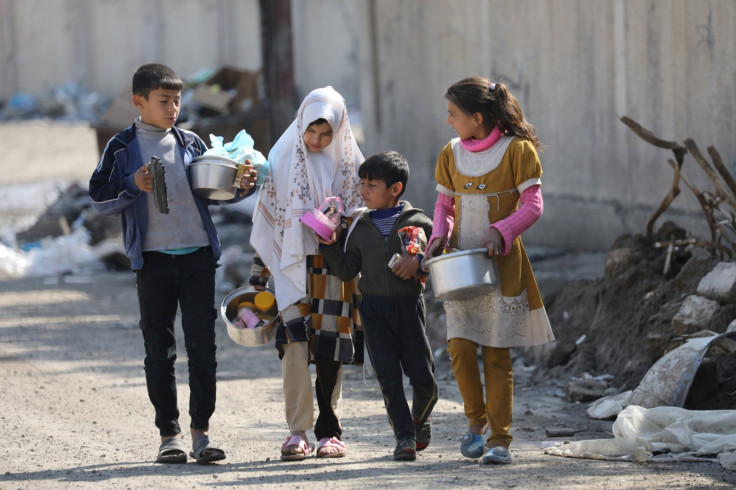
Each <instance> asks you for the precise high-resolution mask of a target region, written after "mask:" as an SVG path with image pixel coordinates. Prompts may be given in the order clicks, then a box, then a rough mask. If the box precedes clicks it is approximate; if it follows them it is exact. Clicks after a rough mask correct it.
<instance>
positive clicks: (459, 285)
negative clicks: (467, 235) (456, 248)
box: [426, 248, 499, 301]
mask: <svg viewBox="0 0 736 490" xmlns="http://www.w3.org/2000/svg"><path fill="white" fill-rule="evenodd" d="M426 264H427V268H428V269H429V277H430V279H431V282H432V291H434V297H435V298H437V299H440V300H443V301H455V300H463V299H471V298H475V297H477V296H483V295H485V294H488V293H490V292H491V291H492V290H494V289H495V288H497V287H498V285H499V281H498V277H499V276H498V265H497V263H496V260H495V259H492V258H490V257H488V249H487V248H474V249H471V250H463V251H460V252H453V253H449V254H442V255H438V256H436V257H432V258H431V259H427V262H426Z"/></svg>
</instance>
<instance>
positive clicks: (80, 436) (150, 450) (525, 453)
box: [0, 123, 736, 489]
mask: <svg viewBox="0 0 736 490" xmlns="http://www.w3.org/2000/svg"><path fill="white" fill-rule="evenodd" d="M29 133H30V134H29ZM93 135H94V133H93V132H92V131H91V130H89V128H87V127H86V126H84V125H72V126H57V125H49V124H46V123H27V124H25V123H24V124H21V125H17V126H16V125H6V124H3V125H0V147H3V148H8V147H9V146H10V147H13V148H15V151H12V152H10V153H6V154H5V155H4V156H3V157H2V158H3V169H4V172H3V180H2V181H0V207H2V209H3V213H2V214H3V215H4V216H8V215H9V212H8V211H6V209H8V208H13V206H15V208H14V209H17V208H18V207H22V206H20V204H19V203H16V202H8V200H7V199H3V198H2V197H3V196H15V195H17V194H18V192H19V191H18V189H19V188H20V189H24V190H25V191H28V190H29V189H31V188H32V186H36V185H38V186H44V185H45V186H48V187H47V188H49V189H52V188H53V187H54V186H58V185H60V183H64V182H68V181H69V180H75V179H79V180H81V181H82V182H85V181H86V180H87V178H88V176H89V174H90V172H91V170H92V168H93V167H94V165H95V163H96V159H97V150H96V146H95V145H94V140H93ZM76 139H78V141H79V142H80V144H79V146H76V145H74V144H72V143H73V142H74V141H75V140H76ZM39 140H45V141H48V142H50V143H53V142H56V143H54V144H51V145H50V147H48V150H47V149H45V150H44V152H43V154H32V150H29V149H28V148H33V142H35V141H39ZM26 145H28V146H26ZM54 145H56V146H54ZM21 150H24V151H21ZM29 154H30V155H29ZM19 159H22V162H19V161H17V160H19ZM20 183H24V184H23V185H22V186H19V185H18V184H20ZM28 192H29V194H28V196H30V191H28ZM36 207H38V206H36ZM26 208H28V209H25V211H23V210H21V211H14V212H16V213H17V215H16V217H17V219H24V218H25V219H27V214H24V213H28V212H31V211H29V209H30V208H32V206H30V205H29V206H26ZM548 267H554V264H548ZM566 272H569V271H566ZM542 273H544V274H547V275H548V276H553V275H554V274H553V271H550V270H549V269H548V270H545V271H544V272H542V271H540V275H541V274H542ZM562 275H563V274H561V276H562ZM221 286H222V285H221ZM224 293H225V292H224V291H222V290H221V291H220V297H222V296H224ZM436 306H437V305H434V307H436ZM217 328H218V331H217V335H218V345H219V348H218V361H219V367H218V379H219V382H218V405H217V411H216V412H215V415H214V417H213V419H212V437H213V439H214V440H215V441H216V442H217V443H218V444H219V445H220V446H221V447H222V448H223V449H225V451H226V452H227V459H226V460H225V461H223V462H222V463H220V464H216V465H211V466H199V465H196V464H194V463H193V462H191V460H190V463H189V464H186V465H171V466H166V465H158V464H155V463H154V462H153V460H154V457H155V452H156V449H157V446H158V437H157V431H156V429H155V427H154V425H153V410H152V408H151V406H150V403H149V402H148V399H147V396H146V391H145V380H144V376H143V368H142V356H143V354H142V342H141V338H140V337H141V336H140V332H139V331H138V328H137V301H136V297H135V284H134V276H133V274H132V273H130V272H101V273H97V274H94V275H90V276H64V277H50V278H23V279H12V280H1V281H0V376H1V379H2V394H0V401H1V405H0V406H1V407H2V413H0V420H1V421H2V435H1V436H0V441H1V442H2V445H3V447H4V448H5V455H4V457H3V461H2V465H1V466H0V468H2V470H1V471H0V488H1V489H11V488H130V489H137V488H152V487H159V488H185V487H191V488H193V487H217V488H235V487H240V486H257V487H259V488H275V487H281V486H283V485H293V487H294V488H302V489H306V488H321V487H323V486H324V485H326V484H333V485H338V486H340V487H341V488H377V487H416V488H427V487H458V488H472V487H475V488H478V487H489V488H510V487H515V488H581V489H582V488H648V489H652V488H733V486H734V485H736V474H734V473H732V472H728V471H725V470H723V469H722V468H721V467H720V466H719V465H718V464H717V463H712V462H703V463H677V464H672V463H647V464H633V463H626V462H611V461H596V460H589V459H567V458H559V457H554V456H549V455H545V454H543V452H542V451H541V446H542V443H543V442H544V441H546V440H550V438H549V437H547V436H546V435H545V429H552V428H570V429H573V430H574V431H575V435H574V436H573V437H571V438H569V439H570V440H580V439H593V438H609V437H612V436H611V434H610V430H611V422H610V421H609V422H606V421H596V420H591V419H589V418H587V416H586V415H585V408H586V407H585V405H584V404H570V403H567V402H565V401H564V400H563V399H562V398H560V397H558V396H555V392H559V390H560V388H564V386H565V384H566V382H567V380H566V379H564V378H560V379H556V380H555V379H553V380H550V379H545V378H544V377H542V376H539V373H537V372H536V369H535V368H534V367H528V368H527V367H525V366H524V365H523V360H521V359H520V360H519V361H517V363H516V365H515V380H516V386H515V391H516V394H515V406H514V426H513V430H512V433H513V435H514V438H515V439H514V443H513V446H512V450H513V452H514V454H515V456H516V460H515V462H514V464H512V465H509V466H504V467H495V466H493V467H491V466H485V465H482V464H478V462H477V461H474V460H468V459H465V458H463V457H462V456H461V455H460V454H459V438H460V437H461V435H462V433H463V432H464V431H465V418H464V416H463V411H462V404H461V399H460V396H459V394H458V391H457V386H456V384H455V383H454V380H453V377H452V374H451V370H450V368H449V365H448V361H447V359H446V357H445V356H444V355H440V356H438V358H437V374H438V379H439V387H440V401H439V403H438V404H437V407H436V409H435V412H434V414H433V417H432V422H433V437H432V443H431V445H430V447H429V448H428V449H427V450H426V451H424V452H422V453H420V455H419V457H418V458H417V461H416V462H412V463H398V462H394V461H393V459H392V457H391V452H392V450H393V446H394V441H393V437H392V436H391V431H390V427H389V425H388V421H387V418H386V415H385V412H384V409H383V402H382V399H381V395H380V392H379V389H378V385H377V383H376V381H375V379H374V378H373V376H372V373H371V370H370V368H368V367H366V368H360V367H349V368H347V369H346V372H345V380H344V390H343V391H344V405H343V419H342V420H343V424H344V429H345V430H344V438H345V441H346V443H347V445H348V450H349V453H348V455H347V456H346V457H345V458H343V459H337V460H318V459H309V460H306V461H302V462H294V463H284V462H281V461H279V458H278V456H279V451H278V448H279V446H280V445H281V443H282V442H283V439H284V438H285V436H286V435H287V430H286V424H285V422H284V416H283V403H282V395H281V387H280V378H281V377H280V365H279V362H278V359H277V356H276V352H275V349H274V348H273V346H272V345H267V346H263V347H256V348H246V347H242V346H239V345H236V344H235V343H234V342H232V341H231V340H230V339H229V337H228V336H227V333H226V329H225V325H224V323H223V322H222V321H219V322H218V326H217ZM178 340H179V342H180V343H179V345H180V347H181V348H180V358H179V361H178V363H177V365H178V366H179V371H178V375H179V394H180V409H181V410H182V412H183V413H182V417H181V422H182V425H183V426H187V425H188V422H189V419H188V415H187V414H186V404H187V399H188V388H187V385H186V374H185V369H186V359H185V355H184V354H183V344H182V343H181V340H182V339H181V338H179V339H178ZM540 380H544V381H540ZM407 390H410V387H408V386H407ZM310 436H312V437H313V434H310ZM186 440H187V442H188V443H190V442H191V441H190V439H189V437H187V439H186ZM328 482H329V483H328Z"/></svg>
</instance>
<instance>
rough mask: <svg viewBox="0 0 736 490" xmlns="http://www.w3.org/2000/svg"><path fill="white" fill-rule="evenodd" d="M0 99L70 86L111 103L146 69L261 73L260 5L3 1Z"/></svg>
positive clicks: (211, 0) (241, 0)
mask: <svg viewBox="0 0 736 490" xmlns="http://www.w3.org/2000/svg"><path fill="white" fill-rule="evenodd" d="M0 60H2V61H1V62H2V69H1V70H0V98H3V99H6V100H7V99H8V98H10V97H12V95H13V94H15V93H17V92H30V93H36V94H37V93H41V92H43V91H46V90H49V89H50V88H52V87H53V86H55V85H58V84H60V83H63V82H66V81H74V82H78V83H80V84H81V85H82V86H83V87H84V88H85V89H87V90H90V91H95V92H99V93H100V94H103V95H105V96H108V97H115V96H117V95H118V94H119V93H120V91H121V90H124V89H125V87H127V86H128V85H129V84H130V79H131V77H132V74H133V72H134V71H135V70H136V68H138V67H139V66H141V65H143V64H145V63H153V62H157V63H164V64H167V65H169V66H171V67H172V68H173V69H174V70H175V71H177V72H178V73H179V75H180V76H182V77H187V76H189V75H191V74H194V73H195V72H196V71H197V70H200V69H202V68H208V67H214V68H217V67H219V66H222V65H232V66H235V67H238V68H242V69H245V70H258V69H259V68H260V67H261V50H260V13H259V8H258V0H0Z"/></svg>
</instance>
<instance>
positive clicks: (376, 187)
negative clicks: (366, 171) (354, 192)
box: [360, 179, 403, 209]
mask: <svg viewBox="0 0 736 490" xmlns="http://www.w3.org/2000/svg"><path fill="white" fill-rule="evenodd" d="M401 189H403V184H402V183H401V182H396V183H395V184H393V185H390V186H386V181H384V180H371V179H360V196H361V197H362V198H363V201H365V205H366V207H367V208H368V209H387V208H393V207H394V206H396V205H397V204H398V202H399V194H401Z"/></svg>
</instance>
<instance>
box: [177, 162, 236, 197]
mask: <svg viewBox="0 0 736 490" xmlns="http://www.w3.org/2000/svg"><path fill="white" fill-rule="evenodd" d="M190 166H191V170H192V190H193V191H194V192H196V193H197V194H199V195H200V196H203V197H206V198H208V199H214V200H217V201H224V200H227V199H232V198H233V197H235V194H236V193H237V192H238V187H237V186H236V185H235V179H236V178H239V177H240V176H241V175H243V172H244V171H245V169H246V168H248V166H247V165H244V164H242V163H238V162H236V161H235V160H231V159H229V158H225V157H221V156H217V155H200V156H198V157H196V158H195V159H194V160H192V163H191V165H190Z"/></svg>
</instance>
